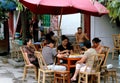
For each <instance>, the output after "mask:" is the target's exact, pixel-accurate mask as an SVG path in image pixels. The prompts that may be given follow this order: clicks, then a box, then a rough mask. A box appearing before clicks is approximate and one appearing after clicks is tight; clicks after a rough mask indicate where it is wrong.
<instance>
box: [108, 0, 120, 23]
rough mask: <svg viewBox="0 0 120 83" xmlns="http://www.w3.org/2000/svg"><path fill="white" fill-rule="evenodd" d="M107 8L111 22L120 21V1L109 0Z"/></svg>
mask: <svg viewBox="0 0 120 83" xmlns="http://www.w3.org/2000/svg"><path fill="white" fill-rule="evenodd" d="M107 8H108V9H109V16H110V18H111V21H112V22H114V23H116V21H120V0H108V2H107ZM116 19H117V20H116Z"/></svg>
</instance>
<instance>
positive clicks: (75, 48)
mask: <svg viewBox="0 0 120 83" xmlns="http://www.w3.org/2000/svg"><path fill="white" fill-rule="evenodd" d="M73 50H74V53H76V54H80V46H79V44H78V43H76V42H75V43H74V44H73Z"/></svg>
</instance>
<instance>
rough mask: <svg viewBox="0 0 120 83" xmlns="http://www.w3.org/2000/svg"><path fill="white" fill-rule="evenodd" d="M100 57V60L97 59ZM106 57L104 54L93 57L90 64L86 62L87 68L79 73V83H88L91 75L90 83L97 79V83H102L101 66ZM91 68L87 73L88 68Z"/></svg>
mask: <svg viewBox="0 0 120 83" xmlns="http://www.w3.org/2000/svg"><path fill="white" fill-rule="evenodd" d="M96 57H98V59H97V58H96ZM104 57H105V55H104V54H96V55H95V56H91V58H92V60H91V61H90V63H89V62H86V68H85V71H80V72H79V79H78V83H88V77H89V76H90V75H91V80H89V82H91V83H93V81H95V79H96V78H95V77H97V78H98V80H97V82H95V83H100V72H99V70H100V66H101V64H102V61H103V59H104ZM89 67H90V68H91V70H90V71H87V69H88V68H89ZM93 76H94V79H93Z"/></svg>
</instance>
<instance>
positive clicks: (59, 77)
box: [54, 71, 70, 83]
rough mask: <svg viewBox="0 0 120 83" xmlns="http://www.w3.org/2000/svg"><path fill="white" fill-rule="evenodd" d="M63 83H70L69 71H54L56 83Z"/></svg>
mask: <svg viewBox="0 0 120 83" xmlns="http://www.w3.org/2000/svg"><path fill="white" fill-rule="evenodd" d="M66 81H67V82H66ZM61 82H62V83H70V72H69V71H54V83H61Z"/></svg>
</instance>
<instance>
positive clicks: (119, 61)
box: [118, 54, 120, 66]
mask: <svg viewBox="0 0 120 83" xmlns="http://www.w3.org/2000/svg"><path fill="white" fill-rule="evenodd" d="M118 63H119V66H120V54H119V58H118Z"/></svg>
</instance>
